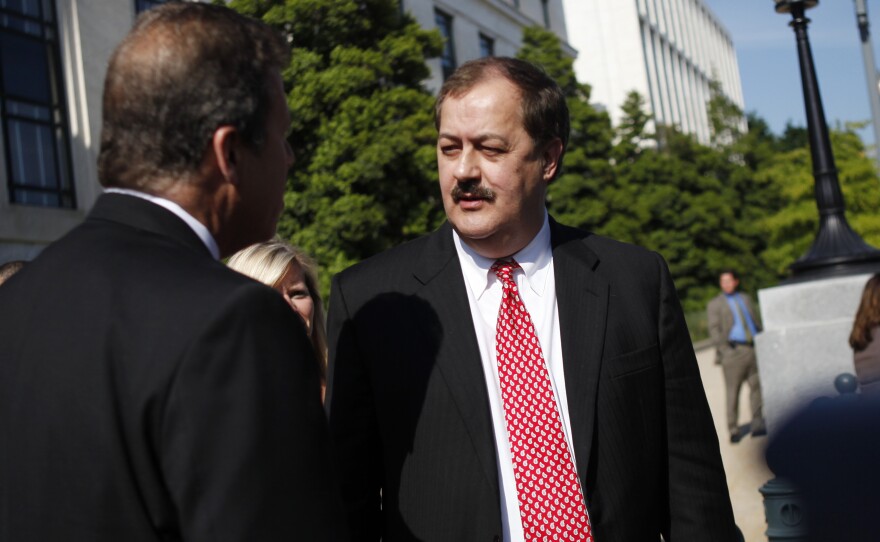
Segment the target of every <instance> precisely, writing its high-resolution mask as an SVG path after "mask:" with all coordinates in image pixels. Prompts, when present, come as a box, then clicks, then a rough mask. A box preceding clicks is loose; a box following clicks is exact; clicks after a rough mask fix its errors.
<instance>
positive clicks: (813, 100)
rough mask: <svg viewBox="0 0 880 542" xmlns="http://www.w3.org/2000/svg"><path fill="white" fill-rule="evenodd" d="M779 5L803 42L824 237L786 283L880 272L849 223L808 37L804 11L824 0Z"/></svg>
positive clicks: (878, 260)
mask: <svg viewBox="0 0 880 542" xmlns="http://www.w3.org/2000/svg"><path fill="white" fill-rule="evenodd" d="M774 1H775V2H776V12H777V13H791V17H792V21H791V27H792V28H793V29H794V33H795V37H796V39H797V50H798V60H799V62H800V66H801V84H802V85H803V89H804V107H805V108H806V112H807V131H808V132H809V136H810V155H811V156H812V159H813V178H814V179H815V181H816V205H817V206H818V208H819V233H817V234H816V239H815V240H814V241H813V246H811V247H810V250H808V251H807V253H806V254H804V255H803V256H801V257H800V258H798V260H797V261H796V262H794V263H793V264H791V266H790V269H791V278H789V279H788V280H787V281H786V282H802V281H807V280H815V279H822V278H828V277H835V276H843V275H855V274H860V273H874V272H880V250H877V249H876V248H874V247H872V246H870V245H868V244H867V243H865V241H863V240H862V238H861V237H859V234H857V233H856V232H854V231H853V229H852V228H851V227H850V225H849V223H848V222H847V221H846V209H845V205H844V202H843V193H842V192H841V191H840V182H839V181H838V179H837V167H836V166H835V165H834V154H833V153H832V151H831V140H830V138H829V137H828V126H827V125H826V124H825V111H824V109H823V108H822V98H821V97H820V96H819V83H818V81H817V80H816V69H815V67H814V65H813V53H812V52H811V50H810V40H809V38H808V37H807V25H808V24H809V22H810V20H809V19H807V18H806V17H805V16H804V11H806V10H807V9H810V8H812V7H815V6H816V4H818V3H819V0H774Z"/></svg>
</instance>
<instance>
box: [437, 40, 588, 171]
mask: <svg viewBox="0 0 880 542" xmlns="http://www.w3.org/2000/svg"><path fill="white" fill-rule="evenodd" d="M497 75H500V76H502V77H504V78H505V79H507V80H508V81H510V82H511V83H512V84H513V85H514V86H515V87H516V88H518V89H519V92H520V96H521V101H520V107H521V110H522V119H523V127H524V128H525V130H526V133H528V134H529V136H530V137H531V138H532V141H533V142H534V144H535V150H536V151H540V150H543V148H544V147H545V146H546V145H547V144H548V143H550V142H551V141H553V140H554V139H557V138H558V139H559V140H560V141H562V154H560V155H559V167H557V169H556V171H557V174H558V172H559V171H561V169H562V157H563V156H564V155H565V149H566V147H567V146H568V136H569V132H570V131H571V124H570V123H571V121H570V120H569V116H568V104H567V103H566V102H565V94H564V93H563V92H562V89H561V88H560V87H559V84H557V83H556V81H554V80H553V78H552V77H550V76H549V75H547V74H546V73H545V72H544V70H542V69H541V68H540V67H538V66H536V65H534V64H532V63H531V62H526V61H525V60H519V59H516V58H508V57H501V56H490V57H484V58H479V59H477V60H471V61H469V62H465V63H464V64H462V65H461V66H460V67H459V68H458V69H457V70H455V72H453V74H452V75H451V76H450V77H449V79H447V80H446V82H444V83H443V86H442V87H441V88H440V94H439V95H438V96H437V101H436V102H435V104H434V126H435V127H437V129H438V130H439V129H440V112H441V110H442V109H443V102H444V101H445V100H446V98H447V97H450V96H451V97H453V98H455V97H458V96H461V95H463V94H466V93H467V92H468V91H469V90H471V89H472V88H474V87H475V86H477V85H478V84H479V83H482V82H483V81H485V80H487V79H489V78H491V77H493V76H497Z"/></svg>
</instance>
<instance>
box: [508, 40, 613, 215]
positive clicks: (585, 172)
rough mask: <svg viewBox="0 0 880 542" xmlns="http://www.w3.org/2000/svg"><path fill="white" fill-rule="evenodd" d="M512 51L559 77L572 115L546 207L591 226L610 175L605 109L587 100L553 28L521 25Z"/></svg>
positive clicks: (604, 210) (587, 89) (600, 209)
mask: <svg viewBox="0 0 880 542" xmlns="http://www.w3.org/2000/svg"><path fill="white" fill-rule="evenodd" d="M517 57H518V58H521V59H523V60H528V61H530V62H533V63H535V64H537V65H539V66H542V67H543V68H544V70H545V71H546V72H547V74H548V75H550V76H551V77H553V78H554V79H555V80H556V82H557V83H559V86H560V87H561V88H562V91H563V92H564V93H565V96H566V103H567V105H568V110H569V116H570V118H571V134H570V136H569V141H568V148H567V150H566V152H565V157H564V159H563V168H562V172H561V174H560V175H559V176H558V177H557V178H556V179H555V180H554V181H553V183H552V184H551V185H550V189H549V191H548V194H547V205H548V208H549V210H550V212H551V213H552V214H553V216H554V217H555V218H556V219H558V220H559V221H561V222H563V223H566V224H570V225H573V226H579V227H583V228H587V229H595V228H596V227H597V226H598V225H599V224H601V223H602V222H603V221H604V220H605V219H606V216H607V207H606V205H605V203H604V202H603V200H602V198H601V197H600V194H601V192H602V190H603V189H604V187H605V186H606V185H607V184H608V183H609V182H611V179H612V176H613V170H612V166H611V163H610V161H609V158H610V156H611V147H612V144H611V139H612V136H613V132H612V130H611V121H610V119H609V118H608V114H607V113H605V112H604V111H599V110H597V109H596V108H595V107H593V106H592V105H591V104H590V87H589V85H585V84H582V83H579V82H578V81H577V79H576V78H575V74H574V59H572V58H571V57H570V56H568V55H567V54H565V52H564V51H563V50H562V45H561V44H560V42H559V38H558V37H557V36H556V34H554V33H553V32H550V31H549V30H546V29H544V28H540V27H531V28H526V29H525V30H524V31H523V45H522V48H521V49H520V50H519V53H517Z"/></svg>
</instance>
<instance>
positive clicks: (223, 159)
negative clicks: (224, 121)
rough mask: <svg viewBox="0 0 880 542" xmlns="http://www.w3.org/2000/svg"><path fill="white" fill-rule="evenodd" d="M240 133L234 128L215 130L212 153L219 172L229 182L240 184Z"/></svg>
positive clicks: (212, 138) (224, 127) (227, 127)
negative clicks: (238, 168) (238, 165)
mask: <svg viewBox="0 0 880 542" xmlns="http://www.w3.org/2000/svg"><path fill="white" fill-rule="evenodd" d="M238 140H239V138H238V132H237V131H236V129H235V128H234V127H232V126H221V127H219V128H217V129H216V130H214V135H213V136H212V137H211V146H210V151H211V154H212V155H213V158H214V163H215V164H216V166H217V170H218V171H219V172H220V174H221V175H222V176H223V178H224V179H225V180H226V181H227V182H231V183H237V182H238V170H237V169H236V166H237V158H238V150H239V145H238Z"/></svg>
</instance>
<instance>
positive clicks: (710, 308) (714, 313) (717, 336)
mask: <svg viewBox="0 0 880 542" xmlns="http://www.w3.org/2000/svg"><path fill="white" fill-rule="evenodd" d="M738 293H739V296H740V297H741V298H742V300H743V303H745V306H746V310H748V311H749V315H750V316H751V317H752V322H754V323H755V327H756V328H757V329H758V331H759V332H760V331H761V317H760V314H759V313H758V312H757V311H755V306H754V305H753V304H752V298H751V297H749V295H748V294H745V293H743V292H738ZM706 316H707V325H708V327H709V337H710V338H711V339H712V344H714V345H715V361H716V362H718V363H720V362H721V359H722V358H723V357H724V356H726V355H728V354H730V353H731V352H733V348H731V346H730V343H729V342H728V337H730V330H731V329H733V324H734V319H733V311H731V310H730V304H728V303H727V296H726V295H724V293H723V292H722V293H720V294H718V295H716V296H715V297H713V298H712V299H711V300H710V301H709V304H708V305H707V306H706Z"/></svg>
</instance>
